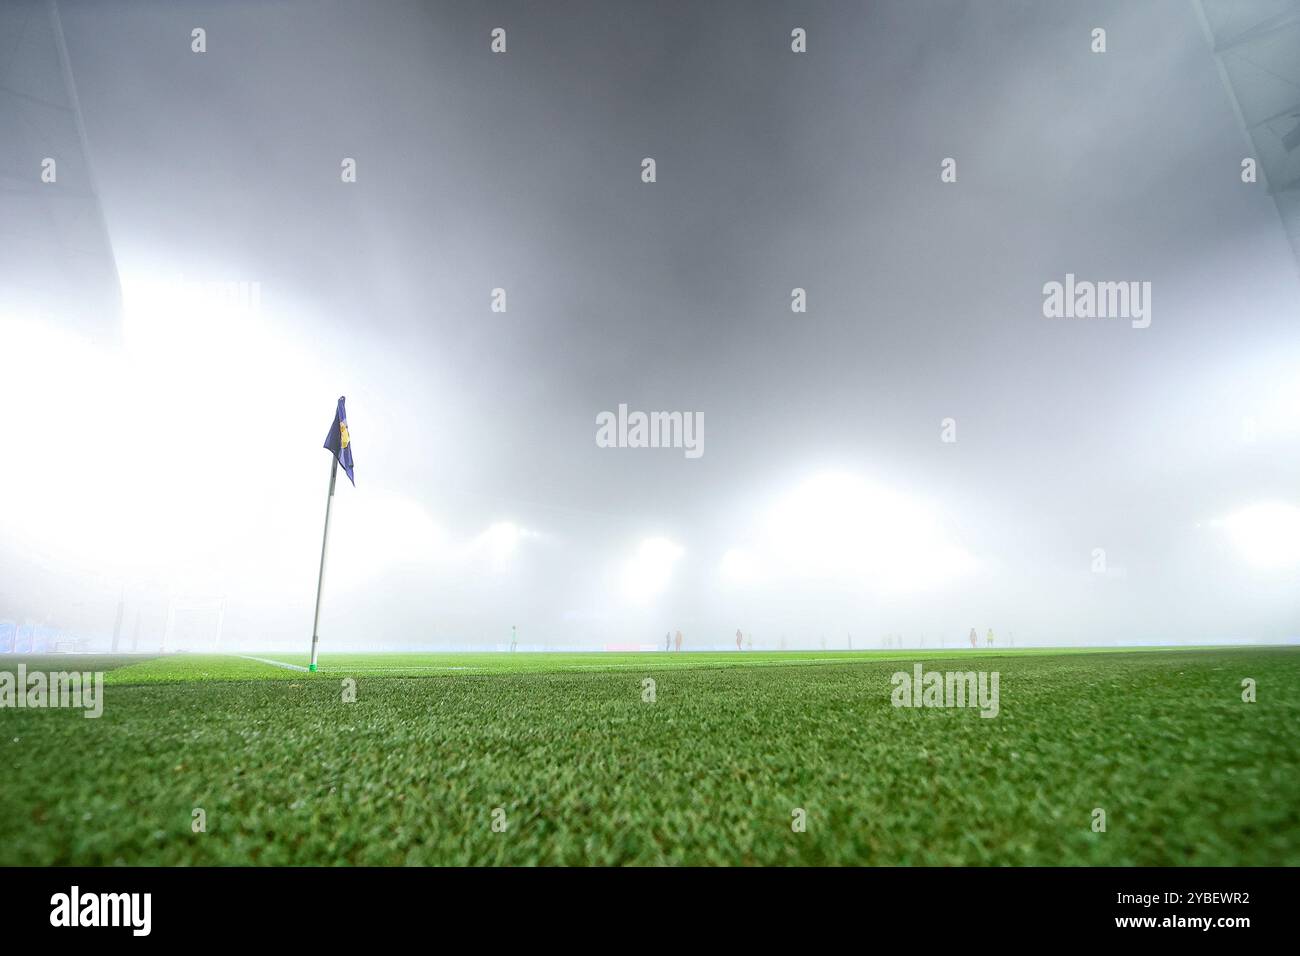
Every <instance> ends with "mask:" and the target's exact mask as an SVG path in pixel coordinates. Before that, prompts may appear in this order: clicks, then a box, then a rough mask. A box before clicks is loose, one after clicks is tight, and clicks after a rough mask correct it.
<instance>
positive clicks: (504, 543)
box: [478, 521, 520, 568]
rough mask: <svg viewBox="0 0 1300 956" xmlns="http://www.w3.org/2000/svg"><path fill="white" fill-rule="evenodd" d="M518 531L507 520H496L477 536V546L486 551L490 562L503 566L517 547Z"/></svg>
mask: <svg viewBox="0 0 1300 956" xmlns="http://www.w3.org/2000/svg"><path fill="white" fill-rule="evenodd" d="M519 537H520V531H519V527H518V526H517V525H514V524H512V523H511V522H509V521H498V522H496V523H495V524H493V525H491V526H489V527H488V529H487V530H486V531H484V532H483V533H482V534H481V535H479V537H478V544H479V546H480V547H481V548H482V549H483V550H484V551H485V552H487V555H488V558H489V559H490V560H491V561H492V564H493V565H494V566H495V567H497V568H500V567H503V566H504V565H505V563H506V562H507V561H508V560H509V559H510V556H511V555H513V554H514V553H515V550H516V549H517V548H518V547H519Z"/></svg>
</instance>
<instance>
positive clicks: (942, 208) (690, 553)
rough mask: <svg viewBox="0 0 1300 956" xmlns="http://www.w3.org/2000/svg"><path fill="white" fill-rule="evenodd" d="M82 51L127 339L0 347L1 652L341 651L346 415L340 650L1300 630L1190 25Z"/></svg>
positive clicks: (1250, 302)
mask: <svg viewBox="0 0 1300 956" xmlns="http://www.w3.org/2000/svg"><path fill="white" fill-rule="evenodd" d="M60 9H61V12H62V20H63V28H64V31H65V34H66V42H67V51H68V59H69V63H70V66H71V71H72V74H73V76H74V78H75V81H76V84H77V92H78V94H79V99H80V105H81V112H82V115H83V118H84V126H85V136H86V141H87V143H88V144H89V155H90V157H91V160H92V162H93V167H94V174H95V181H96V185H97V193H98V196H99V199H100V202H101V204H102V209H103V217H104V221H105V224H106V228H107V232H108V235H109V237H110V239H111V243H112V251H113V255H114V257H115V260H116V265H117V268H118V270H119V273H120V276H121V284H122V291H123V305H122V314H121V328H120V330H118V331H120V335H118V336H117V337H116V338H115V337H114V336H111V335H107V336H104V337H103V338H102V339H101V338H100V337H98V336H95V337H89V336H88V334H87V333H86V331H85V329H84V328H81V327H77V328H72V327H69V325H68V324H66V323H64V322H61V321H60V316H59V314H58V312H57V311H51V312H49V313H47V314H40V312H39V310H35V311H28V312H24V313H22V314H18V313H13V312H6V313H3V314H0V329H2V334H3V336H4V339H3V342H4V348H3V353H4V355H5V363H4V364H5V372H4V374H3V375H0V407H2V408H3V409H4V420H5V427H4V447H5V449H6V457H7V459H8V461H7V464H6V466H5V467H4V468H3V469H0V502H3V506H0V618H6V617H7V618H9V619H11V620H19V621H23V620H34V621H46V620H49V621H51V622H52V623H54V624H56V625H60V626H63V627H66V628H68V629H70V630H73V631H76V632H77V633H79V634H94V635H98V636H99V637H101V638H102V636H103V635H104V634H106V633H108V632H110V631H111V630H112V627H113V617H114V613H115V608H116V605H117V602H118V600H119V597H120V596H121V595H123V594H125V595H126V605H127V608H128V610H127V621H126V625H125V631H126V632H127V633H128V634H129V633H130V630H131V626H132V623H133V621H134V619H135V616H136V614H137V613H138V615H139V617H140V619H141V621H142V624H141V629H142V633H143V635H144V637H143V639H142V642H143V644H145V645H147V646H149V647H150V648H156V647H157V645H158V641H159V637H160V635H161V633H162V631H163V630H164V629H165V626H166V619H167V614H168V608H169V606H170V605H171V603H172V602H173V601H174V600H176V599H177V598H178V597H186V596H194V597H205V596H208V597H220V598H221V599H223V600H224V602H225V620H224V628H223V634H224V637H223V641H224V644H225V645H226V646H228V647H229V648H231V649H237V648H240V647H242V648H245V649H252V648H270V647H296V646H298V645H301V646H302V648H303V650H304V651H305V649H306V642H307V639H308V638H309V636H310V635H309V626H310V616H311V604H312V599H313V597H314V590H313V589H314V586H315V574H316V560H317V554H318V549H319V544H320V541H319V535H320V521H321V517H322V512H323V508H324V496H325V490H326V482H327V478H328V453H326V452H325V451H323V450H322V449H321V448H320V441H321V438H322V436H323V435H324V431H325V429H326V427H327V425H328V423H329V420H330V415H331V413H332V409H333V403H334V401H335V399H336V398H337V396H338V395H340V394H346V395H347V396H348V410H349V424H350V427H351V435H352V441H353V448H354V453H355V457H356V470H357V486H356V489H355V491H354V489H352V488H351V487H345V488H342V489H340V490H339V494H338V498H337V499H336V502H335V519H334V520H335V526H334V528H333V529H332V531H331V538H332V540H331V558H330V566H329V569H328V579H327V580H328V584H327V589H326V601H325V607H324V609H323V612H322V626H321V632H322V647H323V648H324V649H325V650H328V649H330V648H331V647H334V648H339V649H342V648H345V647H348V648H381V647H407V646H416V647H419V646H437V645H439V644H441V643H447V644H455V645H457V646H466V647H482V648H484V649H489V648H495V647H498V646H503V645H505V644H506V643H508V642H509V640H510V630H511V626H512V625H514V626H516V627H517V628H518V634H519V644H520V648H521V649H533V648H540V647H551V648H559V647H584V646H585V647H596V646H603V645H605V644H610V643H618V644H639V643H644V644H654V645H656V646H662V644H663V640H664V634H665V632H675V631H676V630H678V629H681V630H682V631H683V633H684V634H685V636H686V646H687V648H688V649H690V648H699V647H705V646H716V647H724V646H726V645H727V644H728V643H729V642H731V640H732V635H733V634H734V632H735V630H736V629H737V628H741V629H743V631H744V632H745V633H746V634H749V633H751V632H752V633H753V635H754V644H755V647H761V648H767V649H774V648H775V647H777V646H778V642H780V641H781V640H782V639H784V640H785V641H786V642H787V646H789V647H792V648H793V647H800V646H803V647H816V646H819V644H820V642H821V641H822V640H825V641H826V642H827V644H828V646H844V645H845V642H846V638H847V635H849V634H852V635H853V637H854V642H855V646H857V647H872V646H878V644H879V641H880V638H881V637H882V636H883V635H885V634H902V635H904V637H905V638H907V639H908V640H909V641H910V640H911V639H912V638H913V637H915V638H916V639H917V640H919V639H920V638H921V637H922V636H924V639H925V643H926V646H938V644H939V642H940V640H941V639H942V640H946V642H947V644H948V646H955V645H957V644H958V642H959V641H961V640H962V639H963V636H964V635H965V634H966V632H967V630H968V629H969V628H970V627H976V628H978V629H979V633H980V634H983V633H984V631H985V629H986V628H988V627H992V628H993V629H994V630H995V631H996V632H997V634H998V635H999V636H1000V637H1001V636H1002V635H1004V634H1006V635H1010V634H1012V633H1014V634H1015V636H1016V640H1017V643H1018V644H1028V643H1109V642H1112V641H1115V642H1145V641H1177V642H1189V641H1229V640H1281V639H1286V638H1294V637H1295V636H1297V634H1298V633H1300V586H1298V585H1300V554H1297V547H1298V546H1297V544H1296V541H1297V539H1300V519H1297V517H1296V516H1297V515H1298V514H1300V512H1298V511H1297V510H1296V509H1297V506H1300V481H1298V480H1297V479H1300V452H1297V440H1298V439H1300V384H1298V383H1300V323H1298V322H1297V318H1298V316H1297V303H1298V301H1300V299H1298V293H1300V283H1298V281H1297V276H1296V270H1295V265H1294V261H1293V260H1292V258H1291V254H1290V250H1289V248H1288V245H1287V242H1286V239H1285V236H1284V235H1283V233H1282V230H1281V228H1280V227H1279V224H1278V220H1277V214H1276V212H1275V210H1274V208H1273V205H1272V200H1271V199H1270V198H1269V196H1268V194H1267V192H1266V191H1265V190H1264V189H1262V188H1253V187H1251V186H1249V185H1247V184H1243V183H1242V181H1241V178H1240V175H1239V171H1240V163H1241V159H1242V157H1243V156H1244V155H1245V154H1246V151H1247V149H1248V146H1247V145H1246V144H1245V142H1244V141H1243V138H1242V134H1241V131H1240V129H1239V128H1238V126H1237V123H1236V119H1235V117H1234V115H1233V112H1232V107H1231V104H1230V102H1229V100H1228V98H1227V95H1226V93H1225V92H1224V89H1223V85H1222V83H1221V80H1220V77H1219V76H1218V73H1217V70H1216V65H1215V62H1214V58H1213V57H1212V55H1211V53H1210V50H1209V47H1208V45H1207V42H1206V39H1205V36H1204V35H1203V33H1202V31H1201V28H1200V26H1199V24H1198V23H1197V20H1196V17H1195V14H1194V11H1193V9H1192V7H1191V6H1190V5H1186V4H1183V3H1176V2H1168V3H1153V4H1143V5H1140V6H1134V5H1129V4H1122V3H1115V4H1112V5H1109V6H1107V5H1101V6H1090V7H1089V8H1088V9H1073V8H1071V7H1068V6H1063V5H1050V6H1042V7H1029V8H1025V7H1023V6H1022V5H1014V4H978V5H956V4H953V5H946V4H923V5H918V4H908V3H901V2H900V3H887V4H871V5H869V6H867V7H863V6H861V5H854V4H826V5H818V6H816V7H815V8H811V9H808V10H790V9H788V8H787V9H783V8H782V6H781V5H778V4H757V5H756V4H751V3H745V4H739V3H731V2H726V3H712V4H708V5H706V6H700V5H691V4H684V3H682V4H672V3H670V4H655V5H654V6H653V7H645V8H636V7H631V6H629V7H628V8H627V9H622V8H620V9H617V10H615V9H613V8H610V7H609V6H608V5H601V4H595V3H570V4H565V5H563V6H562V7H559V8H555V7H553V6H551V5H547V6H545V7H540V6H526V5H514V4H498V3H484V4H475V5H472V6H468V5H456V4H413V3H412V4H385V5H384V6H383V8H382V11H380V10H377V9H376V8H373V7H370V6H366V5H358V4H339V3H279V4H275V5H273V6H269V7H268V6H265V5H253V4H248V5H242V4H241V5H224V4H223V5H217V4H197V3H194V4H191V3H179V4H169V5H167V6H166V7H159V6H157V5H130V6H128V5H120V4H116V3H91V2H65V3H62V4H60ZM741 11H743V12H744V16H743V17H742V16H740V15H739V14H740V13H741ZM1098 26H1101V27H1104V28H1105V29H1106V30H1107V36H1108V49H1107V52H1106V53H1104V54H1095V53H1093V52H1091V50H1090V49H1089V42H1090V41H1089V37H1090V32H1091V30H1092V29H1093V28H1095V27H1098ZM195 27H202V28H203V29H204V30H205V31H206V52H204V53H195V52H193V51H192V49H191V39H190V38H191V31H192V30H193V29H194V28H195ZM496 27H503V28H504V29H505V30H506V31H507V36H508V48H507V52H506V53H504V54H493V53H492V52H491V50H490V49H489V40H490V31H491V30H492V29H493V28H496ZM795 27H802V28H804V29H805V30H806V31H807V37H808V43H807V46H808V49H807V52H806V53H801V54H796V53H793V52H791V49H790V32H791V30H792V29H793V28H795ZM647 157H650V158H653V159H654V160H655V172H656V175H655V181H654V182H653V183H647V182H644V181H643V177H642V168H643V167H642V161H643V159H645V158H647ZM946 158H952V159H955V161H956V162H955V170H956V176H955V181H952V182H944V181H942V180H941V175H940V174H941V168H942V167H941V164H942V162H943V160H945V159H946ZM29 159H30V160H31V163H30V164H28V160H29ZM347 159H351V160H353V161H354V163H355V172H356V181H355V182H344V181H342V177H341V175H340V171H341V168H342V167H341V164H343V163H344V161H345V160H347ZM39 161H40V156H39V155H34V156H32V157H28V156H17V157H11V158H10V160H7V162H9V163H10V165H11V167H13V168H9V169H6V174H7V175H18V173H17V172H15V171H14V170H15V169H22V170H30V174H31V175H32V176H38V175H39V172H40V169H39ZM24 174H25V173H24ZM49 188H51V189H55V188H59V187H58V185H57V184H51V185H50V187H49ZM1067 276H1069V277H1077V278H1078V279H1079V280H1085V279H1086V280H1088V281H1090V282H1095V283H1098V284H1100V283H1126V284H1136V285H1134V286H1133V288H1137V289H1141V290H1144V292H1143V295H1142V297H1141V303H1142V307H1143V312H1144V314H1143V315H1141V316H1140V318H1135V319H1134V320H1133V321H1130V320H1129V318H1126V317H1120V318H1114V319H1112V318H1105V317H1083V316H1082V315H1079V314H1074V315H1073V317H1067V314H1068V313H1067V314H1059V315H1058V314H1052V312H1053V310H1052V309H1051V308H1045V296H1046V295H1047V291H1046V290H1045V286H1046V285H1048V284H1049V283H1058V284H1064V283H1065V282H1066V277H1067ZM1071 281H1072V280H1071ZM241 284H242V285H241ZM1148 284H1149V285H1148ZM241 288H242V290H243V291H242V293H241V292H240V290H241ZM232 289H233V290H234V292H233V294H231V291H230V290H232ZM796 289H798V290H803V292H804V300H803V305H804V306H805V310H804V311H794V310H792V293H793V290H796ZM495 290H503V291H504V296H499V295H497V294H496V291H495ZM498 302H503V310H498V309H496V308H494V305H495V304H497V303H498ZM114 321H116V320H114ZM1144 323H1145V324H1144ZM623 406H625V407H626V408H628V409H632V410H641V411H643V412H644V413H646V414H649V413H653V412H656V411H662V412H669V413H679V414H680V415H681V416H683V418H682V421H683V422H686V421H691V422H694V421H696V420H697V419H696V417H695V416H699V419H698V420H700V421H703V420H704V419H707V423H708V428H707V432H706V433H705V434H706V435H707V441H701V442H700V443H699V447H700V448H701V449H702V450H703V453H702V454H700V455H698V456H695V455H692V454H684V453H683V445H682V444H681V443H677V444H676V445H675V446H674V445H673V444H672V443H668V444H669V447H617V444H618V443H615V445H616V447H603V446H604V445H607V444H608V443H602V442H600V441H599V440H598V437H599V430H600V422H601V416H602V415H613V416H619V414H620V411H619V410H620V408H621V407H623ZM945 439H955V440H945Z"/></svg>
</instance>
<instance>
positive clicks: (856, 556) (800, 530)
mask: <svg viewBox="0 0 1300 956" xmlns="http://www.w3.org/2000/svg"><path fill="white" fill-rule="evenodd" d="M764 530H765V534H766V536H767V544H768V548H769V549H770V550H771V552H772V554H773V555H775V556H777V557H779V559H780V566H781V567H784V568H788V569H789V570H790V571H791V572H792V573H793V574H795V575H797V576H800V577H805V578H817V579H822V580H838V581H847V582H851V583H854V584H857V585H861V586H864V587H870V588H872V589H876V590H885V591H915V590H919V589H922V588H924V587H927V586H932V585H939V584H943V583H944V582H946V581H947V580H949V579H951V578H952V577H954V576H956V575H958V574H961V573H964V572H965V571H967V570H969V569H971V568H972V567H973V566H974V563H975V562H974V560H973V559H972V558H971V557H970V555H968V554H967V553H966V552H965V551H963V550H962V549H961V548H959V547H958V546H956V545H955V544H953V543H951V542H949V541H948V540H947V538H946V536H945V535H944V532H943V529H942V527H941V525H940V521H939V516H938V514H937V513H936V512H935V511H934V510H933V509H932V508H931V507H930V506H929V505H927V504H926V503H925V502H922V501H920V500H918V499H915V498H913V497H911V496H910V495H906V494H903V493H901V492H897V491H894V490H893V489H890V488H887V487H884V486H881V485H878V484H875V483H872V482H869V481H867V480H865V479H863V478H861V477H859V476H856V475H850V474H839V473H827V474H820V475H816V476H814V477H812V478H810V479H808V480H807V481H805V482H803V483H802V484H800V485H799V486H798V487H797V488H795V489H794V490H793V491H792V492H790V493H789V494H787V495H785V496H784V497H783V498H781V499H780V500H779V501H777V503H776V504H775V506H774V507H773V508H772V509H771V511H770V512H769V514H768V517H767V524H766V527H765V529H764Z"/></svg>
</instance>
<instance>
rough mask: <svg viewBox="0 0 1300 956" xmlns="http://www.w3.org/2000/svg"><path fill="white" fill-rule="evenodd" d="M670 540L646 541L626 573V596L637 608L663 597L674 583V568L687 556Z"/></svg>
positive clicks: (654, 539) (624, 590) (624, 577)
mask: <svg viewBox="0 0 1300 956" xmlns="http://www.w3.org/2000/svg"><path fill="white" fill-rule="evenodd" d="M684 553H685V552H684V551H683V549H682V548H680V547H679V546H677V545H675V544H673V543H672V542H671V541H669V540H668V539H667V538H647V539H646V540H645V541H642V542H641V546H640V547H639V548H637V551H636V554H635V555H633V557H632V559H631V560H630V561H628V563H627V565H626V566H625V567H624V569H623V593H624V594H625V595H627V597H628V598H629V599H630V600H632V601H633V602H635V603H637V604H643V603H645V602H646V601H648V600H650V598H652V597H654V596H655V595H657V594H662V593H663V592H664V591H665V590H666V589H667V587H668V583H669V581H670V580H671V579H672V573H673V565H674V564H675V563H676V562H677V560H678V559H679V558H680V557H681V556H682V555H683V554H684Z"/></svg>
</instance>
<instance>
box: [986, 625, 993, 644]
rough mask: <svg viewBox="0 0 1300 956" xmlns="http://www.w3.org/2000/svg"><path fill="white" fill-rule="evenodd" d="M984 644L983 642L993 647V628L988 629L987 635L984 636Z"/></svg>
mask: <svg viewBox="0 0 1300 956" xmlns="http://www.w3.org/2000/svg"><path fill="white" fill-rule="evenodd" d="M984 642H985V643H986V644H987V645H988V646H989V647H992V646H993V628H991V627H990V628H989V632H988V634H986V635H985V636H984Z"/></svg>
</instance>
